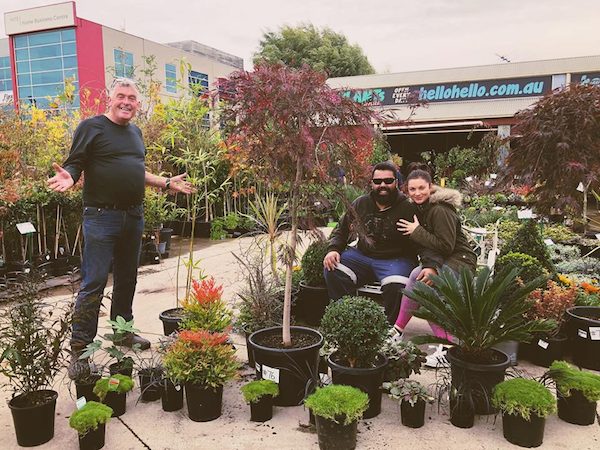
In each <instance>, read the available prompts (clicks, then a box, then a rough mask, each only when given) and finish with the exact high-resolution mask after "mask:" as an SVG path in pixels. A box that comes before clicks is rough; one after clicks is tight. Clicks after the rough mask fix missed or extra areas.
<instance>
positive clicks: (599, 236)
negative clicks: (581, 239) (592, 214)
mask: <svg viewBox="0 0 600 450" xmlns="http://www.w3.org/2000/svg"><path fill="white" fill-rule="evenodd" d="M596 239H598V240H599V241H600V233H598V234H596Z"/></svg>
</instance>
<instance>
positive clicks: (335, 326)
mask: <svg viewBox="0 0 600 450" xmlns="http://www.w3.org/2000/svg"><path fill="white" fill-rule="evenodd" d="M388 328H389V325H388V323H387V319H386V317H385V313H384V312H383V309H382V308H381V307H380V306H379V305H378V304H377V303H375V302H374V301H373V300H370V299H368V298H365V297H350V296H346V297H343V298H341V299H340V300H338V301H337V302H334V303H332V304H330V305H329V306H328V307H327V308H326V309H325V314H324V315H323V318H322V319H321V331H322V333H323V336H324V337H325V340H326V341H327V342H328V343H329V345H331V346H332V347H335V348H336V350H337V353H336V355H337V356H338V357H339V358H340V360H341V361H345V362H347V363H348V365H349V366H350V367H363V368H364V367H372V365H373V364H374V363H375V361H376V358H377V355H378V353H379V352H380V351H381V346H382V344H383V342H384V341H385V338H386V336H387V333H388Z"/></svg>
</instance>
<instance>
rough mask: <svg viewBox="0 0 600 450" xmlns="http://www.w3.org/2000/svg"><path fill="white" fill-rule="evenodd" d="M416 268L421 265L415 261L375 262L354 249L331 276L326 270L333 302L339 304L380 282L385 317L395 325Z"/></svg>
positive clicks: (342, 259)
mask: <svg viewBox="0 0 600 450" xmlns="http://www.w3.org/2000/svg"><path fill="white" fill-rule="evenodd" d="M416 265H417V261H416V260H414V259H412V258H390V259H380V258H371V257H370V256H366V255H365V254H363V253H362V252H361V251H360V250H358V249H356V248H354V247H347V248H346V250H344V251H343V252H342V254H341V255H340V263H339V264H338V267H337V268H336V269H335V270H333V271H331V272H330V271H328V270H327V269H325V281H326V282H327V290H328V292H329V298H331V299H332V300H339V299H340V298H342V297H343V296H344V295H356V288H357V287H360V286H362V285H363V284H365V283H369V282H373V281H379V282H380V283H381V296H382V298H383V305H384V308H385V315H386V317H387V319H388V322H389V323H390V325H393V324H394V323H395V322H396V318H397V317H398V312H399V311H400V298H401V294H402V289H403V288H404V285H405V284H406V283H407V282H408V276H409V275H410V272H411V271H412V269H413V268H414V267H415V266H416Z"/></svg>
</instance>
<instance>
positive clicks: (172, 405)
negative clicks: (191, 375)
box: [160, 379, 183, 412]
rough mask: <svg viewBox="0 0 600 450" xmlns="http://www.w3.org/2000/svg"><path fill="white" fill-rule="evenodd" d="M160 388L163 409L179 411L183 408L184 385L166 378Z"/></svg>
mask: <svg viewBox="0 0 600 450" xmlns="http://www.w3.org/2000/svg"><path fill="white" fill-rule="evenodd" d="M160 388H161V389H160V397H161V401H162V409H163V411H167V412H170V411H179V410H180V409H181V408H183V386H181V385H179V384H177V385H175V384H173V382H172V381H171V380H169V379H164V380H163V381H162V383H161V386H160Z"/></svg>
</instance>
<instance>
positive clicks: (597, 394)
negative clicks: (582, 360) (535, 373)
mask: <svg viewBox="0 0 600 450" xmlns="http://www.w3.org/2000/svg"><path fill="white" fill-rule="evenodd" d="M546 376H548V377H550V378H552V379H553V380H554V382H555V383H556V389H557V390H558V392H559V393H560V394H561V395H562V396H563V397H569V396H570V395H571V390H573V389H576V390H578V391H580V392H581V393H582V394H583V396H584V397H585V398H586V399H587V400H588V401H590V402H597V401H598V400H600V375H597V374H595V373H591V372H586V371H583V370H580V369H578V368H576V367H574V366H572V365H571V364H569V363H567V362H566V361H554V362H553V363H552V364H551V365H550V370H549V371H548V372H547V373H546Z"/></svg>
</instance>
